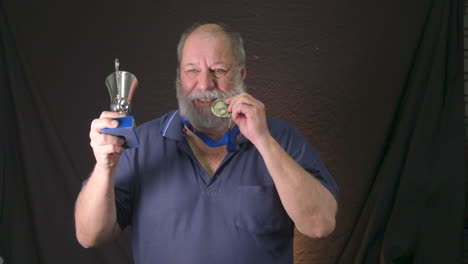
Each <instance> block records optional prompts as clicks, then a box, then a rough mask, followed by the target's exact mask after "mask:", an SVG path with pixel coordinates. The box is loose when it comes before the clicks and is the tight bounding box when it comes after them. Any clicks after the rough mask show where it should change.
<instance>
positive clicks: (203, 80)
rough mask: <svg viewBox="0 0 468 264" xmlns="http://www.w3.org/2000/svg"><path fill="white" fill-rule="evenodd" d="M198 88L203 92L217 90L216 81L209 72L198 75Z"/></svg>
mask: <svg viewBox="0 0 468 264" xmlns="http://www.w3.org/2000/svg"><path fill="white" fill-rule="evenodd" d="M197 86H198V89H199V90H201V91H208V90H213V89H214V88H215V80H214V78H213V76H212V74H211V72H210V71H209V70H207V71H203V72H201V73H200V74H199V75H198V85H197Z"/></svg>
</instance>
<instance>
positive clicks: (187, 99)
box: [176, 71, 245, 131]
mask: <svg viewBox="0 0 468 264" xmlns="http://www.w3.org/2000/svg"><path fill="white" fill-rule="evenodd" d="M232 83H233V84H232V89H231V91H230V92H228V93H224V92H223V91H220V90H209V91H205V92H192V93H190V94H189V95H188V96H186V95H185V94H184V92H183V89H182V84H181V83H180V77H179V71H177V77H176V90H177V101H178V103H179V110H180V114H181V115H182V116H183V117H184V118H186V119H187V120H188V121H190V123H191V124H192V125H193V126H194V127H197V128H199V129H203V130H205V129H206V130H215V131H223V130H226V129H227V128H229V125H230V123H231V122H230V119H229V118H220V117H217V116H215V115H214V114H213V112H211V107H203V108H197V107H195V105H194V103H193V101H194V100H197V99H208V100H216V99H228V98H229V97H231V96H234V95H238V94H240V93H242V92H244V91H245V83H244V81H243V80H242V78H241V74H240V72H239V74H238V75H237V76H236V77H235V78H234V80H233V82H232Z"/></svg>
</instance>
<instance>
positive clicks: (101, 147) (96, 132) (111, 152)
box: [89, 111, 125, 170]
mask: <svg viewBox="0 0 468 264" xmlns="http://www.w3.org/2000/svg"><path fill="white" fill-rule="evenodd" d="M124 116H125V115H123V114H119V113H116V112H110V111H104V112H102V113H101V116H100V117H99V118H97V119H94V120H93V122H92V123H91V129H90V132H89V138H90V139H91V143H90V145H91V147H92V148H93V152H94V157H95V158H96V167H99V168H100V169H105V170H108V169H113V168H115V166H116V165H117V162H118V161H119V158H120V155H121V154H122V152H123V151H124V147H123V146H122V145H123V144H124V143H125V141H124V139H123V138H120V137H117V136H112V135H106V134H102V133H101V129H104V128H115V127H118V126H119V122H118V121H116V120H113V118H117V117H124Z"/></svg>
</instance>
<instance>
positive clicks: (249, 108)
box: [226, 93, 271, 146]
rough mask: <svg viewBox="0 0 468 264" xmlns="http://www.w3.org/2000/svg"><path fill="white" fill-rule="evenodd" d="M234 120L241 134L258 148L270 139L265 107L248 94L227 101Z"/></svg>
mask: <svg viewBox="0 0 468 264" xmlns="http://www.w3.org/2000/svg"><path fill="white" fill-rule="evenodd" d="M226 103H227V104H229V108H228V111H229V112H231V118H232V120H233V121H234V122H235V123H236V124H237V125H238V126H239V129H240V132H241V133H242V135H244V136H245V137H246V138H247V139H249V140H250V142H252V144H254V145H256V146H258V144H261V143H262V142H263V141H265V139H267V138H268V137H270V136H271V135H270V131H269V130H268V125H267V121H266V115H265V105H264V104H263V103H262V102H260V101H258V100H257V99H255V98H254V97H253V96H252V95H250V94H248V93H241V94H239V95H236V96H233V97H231V98H229V99H227V100H226Z"/></svg>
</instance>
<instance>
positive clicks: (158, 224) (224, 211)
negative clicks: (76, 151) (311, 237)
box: [115, 111, 338, 264]
mask: <svg viewBox="0 0 468 264" xmlns="http://www.w3.org/2000/svg"><path fill="white" fill-rule="evenodd" d="M268 126H269V129H270V133H271V134H272V136H273V137H274V138H275V139H276V140H277V141H278V142H279V144H280V145H281V146H282V147H283V148H284V149H285V150H286V151H287V152H288V153H289V154H290V155H291V156H292V157H293V158H294V159H295V160H296V161H297V162H298V163H299V164H300V165H301V166H302V167H303V168H305V169H306V170H307V171H309V172H310V173H311V174H313V176H315V177H316V178H317V179H318V180H319V181H320V182H321V183H322V184H323V185H324V186H325V187H326V188H327V189H328V190H330V192H331V193H332V194H333V195H334V196H336V195H337V192H338V188H337V185H336V183H335V181H334V180H333V178H332V177H331V176H330V174H329V172H328V170H327V168H326V167H325V165H324V164H323V163H322V161H321V160H320V158H319V156H318V155H317V153H316V152H315V151H314V149H313V148H312V146H311V145H310V144H309V143H307V141H306V140H305V139H304V138H303V137H302V136H301V135H300V134H299V133H298V132H297V131H296V130H295V129H294V128H292V127H291V126H290V125H288V124H286V123H284V122H281V121H274V120H268ZM138 134H139V138H140V143H141V146H140V148H138V149H127V150H125V152H124V153H123V154H122V157H121V159H120V161H119V165H118V169H117V175H116V178H115V196H116V205H117V220H118V223H119V224H120V226H121V227H122V229H123V228H125V227H126V226H127V225H131V226H132V245H133V255H134V260H135V263H136V264H142V263H151V264H153V263H161V264H168V263H176V264H185V263H187V264H207V263H223V264H231V263H233V264H234V263H242V264H249V263H252V264H259V263H269V264H274V263H281V264H285V263H293V227H294V223H293V222H292V221H291V219H290V218H289V216H288V215H287V213H286V211H285V210H284V208H283V206H282V204H281V201H280V198H279V196H278V193H277V191H276V188H275V185H274V183H273V180H272V178H271V176H270V174H269V173H268V170H267V168H266V166H265V163H264V161H263V159H262V157H261V155H260V153H259V152H258V151H257V149H256V148H255V146H253V144H251V143H250V142H249V141H248V140H247V139H246V138H245V137H241V139H240V140H239V141H238V145H237V149H238V150H237V151H236V152H232V153H228V154H227V156H226V157H225V158H224V160H223V161H222V163H221V165H220V166H219V168H218V169H217V170H216V172H215V173H214V175H213V176H209V175H208V174H207V172H206V171H205V170H204V169H203V167H202V166H201V165H200V163H199V162H198V161H197V159H196V158H195V155H194V154H193V152H192V150H191V148H190V146H189V144H188V142H187V141H186V139H185V134H184V132H183V124H182V122H181V117H180V115H179V112H178V111H172V112H169V113H167V114H165V115H164V116H162V117H161V118H158V119H155V120H152V121H149V122H147V123H145V124H143V125H141V126H140V127H139V128H138Z"/></svg>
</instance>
